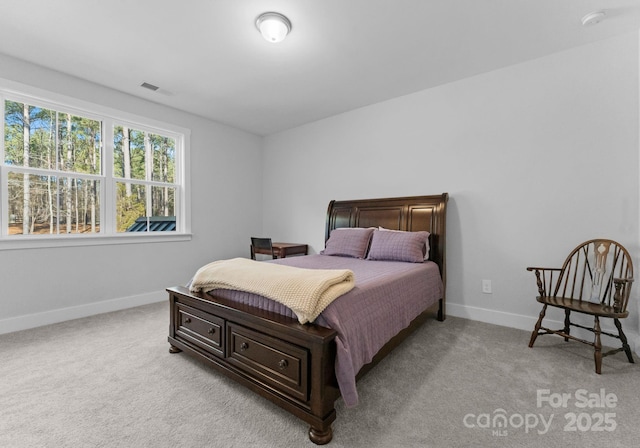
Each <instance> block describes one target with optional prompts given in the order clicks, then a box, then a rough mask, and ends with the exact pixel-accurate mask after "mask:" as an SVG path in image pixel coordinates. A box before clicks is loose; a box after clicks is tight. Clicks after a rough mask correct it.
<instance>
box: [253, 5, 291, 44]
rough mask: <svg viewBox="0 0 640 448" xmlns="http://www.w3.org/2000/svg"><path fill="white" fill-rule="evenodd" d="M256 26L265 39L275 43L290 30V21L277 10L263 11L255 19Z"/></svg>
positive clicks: (282, 38) (281, 39)
mask: <svg viewBox="0 0 640 448" xmlns="http://www.w3.org/2000/svg"><path fill="white" fill-rule="evenodd" d="M256 28H258V31H260V34H262V37H264V38H265V39H266V40H268V41H269V42H272V43H277V42H281V41H283V40H284V38H285V37H287V34H289V33H290V32H291V22H290V21H289V19H287V18H286V17H285V16H283V15H282V14H279V13H277V12H265V13H263V14H260V15H259V16H258V18H257V19H256Z"/></svg>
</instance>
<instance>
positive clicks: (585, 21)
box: [582, 11, 606, 26]
mask: <svg viewBox="0 0 640 448" xmlns="http://www.w3.org/2000/svg"><path fill="white" fill-rule="evenodd" d="M605 16H606V14H605V13H604V11H593V12H590V13H589V14H587V15H586V16H584V17H583V18H582V25H583V26H591V25H595V24H597V23H600V22H602V21H603V20H604V17H605Z"/></svg>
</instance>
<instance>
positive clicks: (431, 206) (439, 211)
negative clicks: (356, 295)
mask: <svg viewBox="0 0 640 448" xmlns="http://www.w3.org/2000/svg"><path fill="white" fill-rule="evenodd" d="M448 199H449V195H448V193H442V194H440V195H434V196H409V197H404V198H385V199H358V200H353V201H331V202H330V203H329V209H328V210H327V226H326V232H325V241H326V240H328V239H329V234H330V233H331V231H332V230H333V229H336V228H339V227H378V226H381V227H384V228H386V229H392V230H405V231H410V232H417V231H419V230H426V231H427V232H429V233H430V234H431V236H430V237H429V246H430V252H429V259H430V260H432V261H434V262H435V263H436V264H437V265H438V266H439V267H440V273H441V275H442V281H443V283H445V286H446V281H445V280H446V250H445V249H446V245H445V243H446V229H447V226H446V218H447V201H448Z"/></svg>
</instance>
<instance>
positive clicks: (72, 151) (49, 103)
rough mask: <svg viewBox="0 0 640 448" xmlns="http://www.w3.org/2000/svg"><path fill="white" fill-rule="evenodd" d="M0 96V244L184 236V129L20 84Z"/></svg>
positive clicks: (186, 136) (1, 91)
mask: <svg viewBox="0 0 640 448" xmlns="http://www.w3.org/2000/svg"><path fill="white" fill-rule="evenodd" d="M0 87H1V85H0ZM0 98H1V99H2V108H3V117H4V126H3V130H2V139H1V143H0V145H1V146H0V156H1V164H0V208H1V213H0V229H1V230H0V247H2V248H4V246H3V245H5V244H6V243H9V242H15V241H23V242H24V241H43V240H55V241H56V242H57V244H60V241H61V240H62V241H64V240H70V241H76V242H77V241H80V240H87V241H93V242H95V240H96V239H101V238H103V237H107V238H110V239H111V240H110V241H109V243H111V242H113V238H119V239H121V240H122V241H133V239H136V238H140V237H141V236H145V235H147V236H150V235H154V237H158V238H160V239H162V240H166V237H169V236H171V235H173V236H176V235H187V234H188V231H189V221H188V214H187V207H186V205H187V204H188V201H187V192H186V185H185V182H184V179H185V177H186V176H185V173H186V170H185V168H186V165H187V164H186V153H187V149H186V145H187V144H188V131H186V130H183V129H180V128H177V127H175V126H171V125H167V124H162V123H157V122H154V121H153V120H145V119H141V118H139V117H134V118H135V119H132V117H131V116H128V115H127V114H125V113H119V112H117V111H115V112H114V111H108V110H106V109H104V108H102V107H100V106H94V105H89V108H86V107H83V108H78V107H75V105H74V104H72V103H73V101H68V102H65V103H63V102H57V101H55V100H51V99H50V98H44V97H33V96H31V95H25V94H23V93H22V92H20V93H18V92H14V91H8V90H1V89H0ZM91 106H93V108H91ZM92 109H93V110H92ZM9 244H11V243H9ZM57 244H56V245H57ZM62 244H64V243H62Z"/></svg>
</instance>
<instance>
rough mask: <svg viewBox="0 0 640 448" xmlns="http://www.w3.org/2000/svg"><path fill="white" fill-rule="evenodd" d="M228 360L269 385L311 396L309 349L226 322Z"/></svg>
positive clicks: (296, 394)
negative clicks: (309, 392) (309, 388)
mask: <svg viewBox="0 0 640 448" xmlns="http://www.w3.org/2000/svg"><path fill="white" fill-rule="evenodd" d="M227 338H228V343H229V348H228V352H227V353H228V355H227V356H228V360H229V362H230V363H231V364H233V365H235V366H236V367H239V368H241V369H242V370H245V371H247V372H249V373H251V374H252V375H254V376H257V377H259V378H261V379H262V380H264V381H265V382H266V383H268V384H269V385H270V386H272V387H274V388H275V389H278V390H280V391H283V392H285V393H287V394H292V395H293V396H295V397H296V398H299V399H300V400H302V401H306V400H307V399H308V382H309V380H308V362H309V361H308V352H307V350H305V349H303V348H301V347H298V346H297V345H293V344H290V343H288V342H284V341H282V340H280V339H277V338H273V337H271V336H268V335H266V334H263V333H259V332H256V331H253V330H250V329H248V328H245V327H243V326H240V325H238V324H234V323H231V322H229V323H227Z"/></svg>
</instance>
